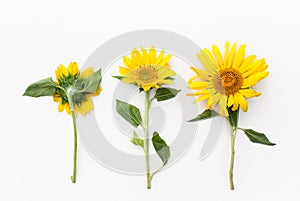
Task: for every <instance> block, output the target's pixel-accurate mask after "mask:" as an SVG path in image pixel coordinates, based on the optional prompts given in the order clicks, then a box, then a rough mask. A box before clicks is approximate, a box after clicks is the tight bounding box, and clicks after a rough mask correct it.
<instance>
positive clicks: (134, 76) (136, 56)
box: [119, 47, 175, 91]
mask: <svg viewBox="0 0 300 201" xmlns="http://www.w3.org/2000/svg"><path fill="white" fill-rule="evenodd" d="M171 57H172V55H167V56H164V51H163V50H162V51H161V52H160V53H159V55H158V56H156V50H155V48H154V47H151V48H150V50H149V52H147V51H146V50H145V49H144V48H141V51H140V52H139V51H138V50H137V49H133V50H132V52H131V55H130V58H128V57H127V56H124V57H123V62H124V64H125V66H126V67H123V66H120V69H119V72H120V74H121V75H122V78H121V80H122V81H123V82H125V83H129V84H135V85H137V86H138V87H140V88H143V90H144V91H149V90H150V89H151V88H153V87H155V88H159V87H160V86H161V85H162V84H171V83H172V79H170V77H171V76H174V75H175V72H174V71H172V70H171V69H170V66H169V64H168V62H169V61H170V59H171Z"/></svg>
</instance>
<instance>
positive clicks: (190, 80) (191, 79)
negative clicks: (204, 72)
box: [188, 75, 199, 84]
mask: <svg viewBox="0 0 300 201" xmlns="http://www.w3.org/2000/svg"><path fill="white" fill-rule="evenodd" d="M198 78H199V76H198V75H196V76H194V77H192V78H190V79H189V80H188V84H190V83H192V82H193V81H194V80H196V79H198Z"/></svg>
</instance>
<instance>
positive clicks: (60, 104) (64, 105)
mask: <svg viewBox="0 0 300 201" xmlns="http://www.w3.org/2000/svg"><path fill="white" fill-rule="evenodd" d="M65 108H66V103H65V104H62V103H61V102H60V103H59V104H58V111H59V112H62V111H64V109H65Z"/></svg>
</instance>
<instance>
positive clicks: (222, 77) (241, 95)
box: [188, 42, 269, 116]
mask: <svg viewBox="0 0 300 201" xmlns="http://www.w3.org/2000/svg"><path fill="white" fill-rule="evenodd" d="M245 49H246V45H241V46H240V47H239V48H238V50H237V44H236V43H234V44H233V46H232V47H231V48H230V44H229V42H226V44H225V52H224V55H223V57H222V55H221V52H220V50H219V48H218V47H217V46H216V45H213V46H212V53H213V54H212V53H211V51H209V50H208V49H206V48H205V49H204V50H201V51H200V53H199V54H197V56H198V58H199V60H200V61H201V63H202V64H203V66H204V67H205V70H202V69H198V68H195V67H191V69H192V70H193V71H194V72H195V73H196V76H194V77H192V78H191V79H190V80H189V82H188V84H189V88H191V89H193V90H197V92H195V93H194V94H188V95H193V96H198V98H197V99H196V102H199V101H201V100H206V99H208V101H207V108H208V109H212V107H213V106H214V105H216V104H218V103H219V107H220V114H223V115H225V116H228V110H227V109H228V108H231V109H232V111H236V110H237V109H238V108H239V107H240V108H241V109H242V110H243V111H244V112H247V110H248V103H247V100H246V98H252V97H255V96H259V95H261V93H259V92H257V91H255V90H254V89H253V87H254V86H255V85H256V83H257V82H259V81H260V80H262V79H264V78H265V77H267V76H268V75H269V72H267V71H266V70H267V68H268V65H267V64H266V61H265V59H264V58H263V59H259V60H256V56H255V55H250V56H248V57H245Z"/></svg>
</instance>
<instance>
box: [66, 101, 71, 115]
mask: <svg viewBox="0 0 300 201" xmlns="http://www.w3.org/2000/svg"><path fill="white" fill-rule="evenodd" d="M66 112H67V113H68V114H71V109H70V105H69V103H66Z"/></svg>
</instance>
